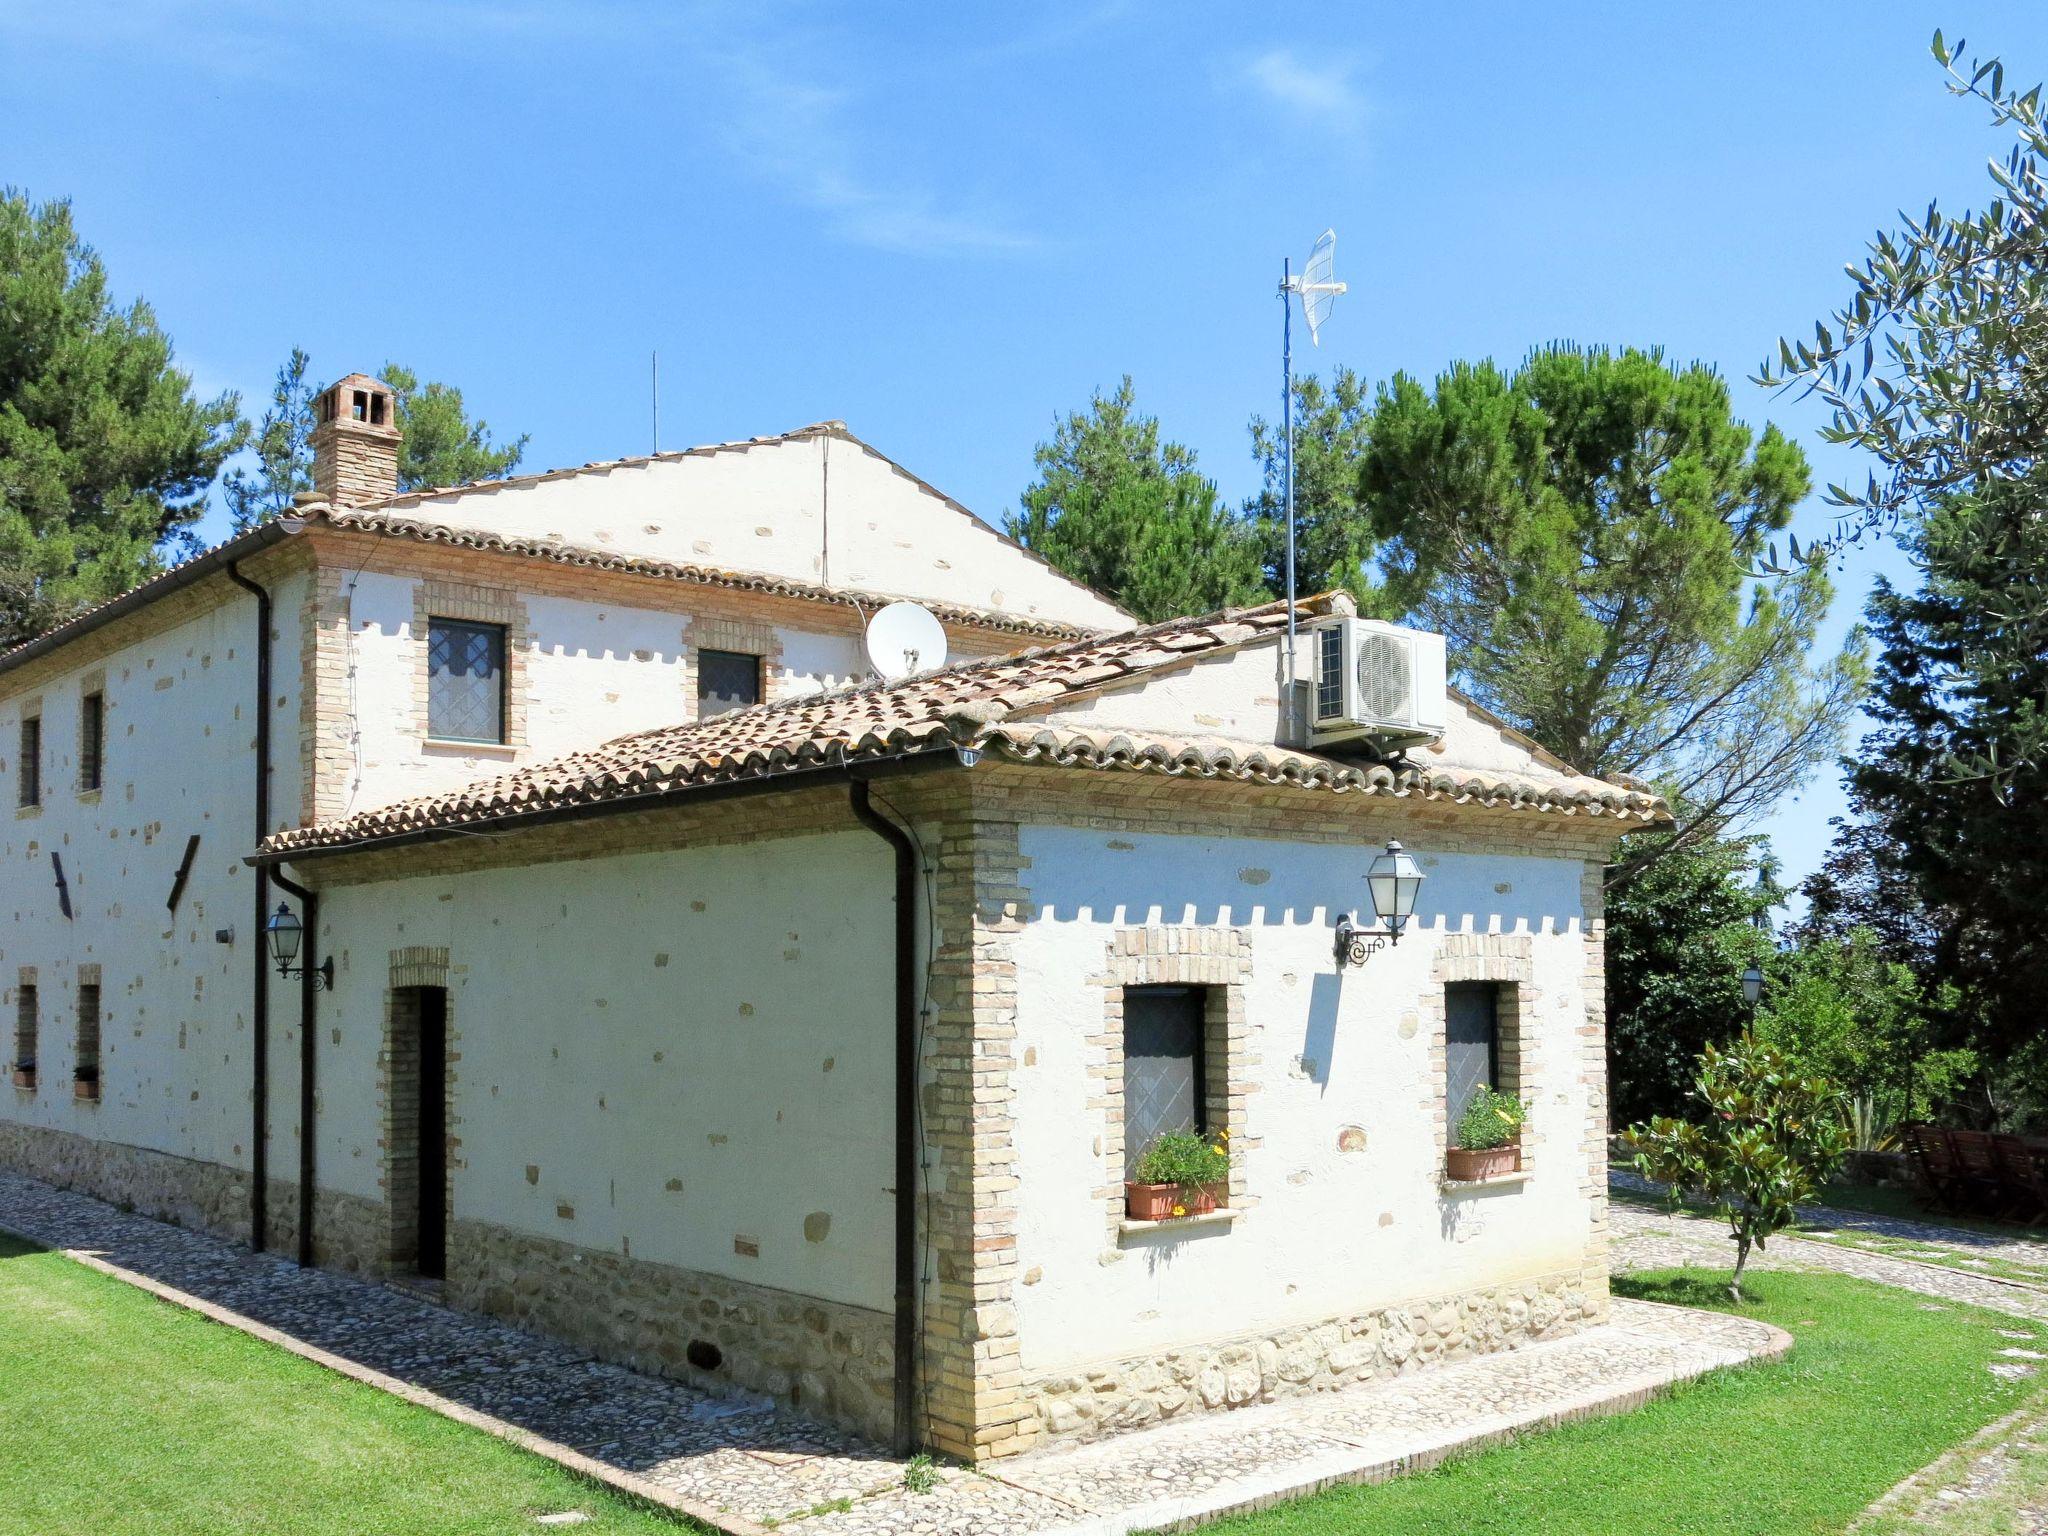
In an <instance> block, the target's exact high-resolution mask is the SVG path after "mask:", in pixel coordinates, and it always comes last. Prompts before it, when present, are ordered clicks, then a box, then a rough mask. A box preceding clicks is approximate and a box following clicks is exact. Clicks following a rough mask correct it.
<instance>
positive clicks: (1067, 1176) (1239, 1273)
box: [1014, 826, 1590, 1374]
mask: <svg viewBox="0 0 2048 1536" xmlns="http://www.w3.org/2000/svg"><path fill="white" fill-rule="evenodd" d="M1383 836H1384V834H1383V833H1372V834H1371V835H1368V834H1367V829H1364V828H1361V841H1360V846H1359V847H1358V848H1355V849H1353V848H1344V847H1336V846H1326V845H1319V844H1308V843H1301V844H1293V843H1276V842H1270V841H1258V840H1252V839H1237V838H1213V839H1212V838H1195V837H1184V836H1140V835H1134V834H1129V833H1117V834H1111V833H1105V832H1098V831H1088V830H1082V829H1075V828H1064V827H1049V826H1039V827H1027V828H1025V829H1024V830H1023V834H1022V839H1021V848H1022V852H1023V854H1024V855H1025V858H1026V860H1027V869H1026V874H1025V880H1026V883H1027V885H1028V887H1029V891H1030V897H1031V900H1032V901H1033V902H1034V903H1035V904H1036V912H1035V915H1034V916H1033V917H1032V919H1031V920H1030V921H1029V923H1028V924H1027V925H1026V927H1025V930H1024V932H1023V933H1021V934H1020V935H1019V936H1018V938H1017V940H1016V945H1015V952H1016V957H1017V1030H1018V1035H1017V1041H1016V1051H1017V1055H1018V1060H1019V1063H1020V1065H1019V1066H1018V1068H1017V1071H1016V1073H1015V1077H1014V1081H1015V1083H1016V1085H1017V1102H1016V1141H1017V1157H1018V1178H1019V1187H1018V1189H1017V1192H1016V1199H1017V1204H1018V1244H1017V1258H1018V1264H1019V1266H1020V1268H1021V1269H1022V1270H1024V1271H1027V1272H1028V1271H1030V1270H1032V1269H1038V1270H1040V1271H1041V1272H1042V1278H1041V1279H1040V1280H1039V1281H1038V1282H1037V1283H1035V1284H1032V1285H1022V1286H1019V1287H1018V1288H1017V1290H1016V1304H1017V1310H1018V1316H1019V1325H1020V1330H1021V1334H1022V1346H1023V1357H1024V1365H1025V1368H1026V1370H1027V1371H1028V1372H1031V1373H1033V1374H1041V1373H1045V1372H1050V1371H1057V1370H1064V1369H1067V1368H1070V1367H1072V1366H1075V1365H1079V1364H1082V1363H1086V1362H1090V1361H1095V1360H1104V1359H1109V1358H1113V1357H1128V1356H1132V1355H1141V1354H1146V1353H1150V1352H1153V1351H1156V1350H1161V1349H1168V1348H1172V1347H1174V1346H1175V1345H1178V1344H1183V1343H1188V1342H1193V1341H1199V1340H1214V1339H1217V1338H1221V1337H1229V1336H1234V1335H1240V1334H1245V1333H1250V1332H1255V1331H1258V1330H1263V1329H1268V1328H1272V1327H1276V1326H1280V1325H1284V1324H1288V1323H1294V1322H1307V1321H1314V1320H1318V1319H1322V1318H1327V1317H1332V1316H1335V1315H1338V1314H1340V1313H1345V1312H1349V1311H1355V1310H1359V1309H1363V1308H1368V1307H1372V1306H1376V1305H1379V1304H1383V1303H1391V1302H1396V1301H1400V1300H1404V1299H1408V1298H1416V1297H1422V1296H1425V1295H1428V1294H1430V1293H1433V1292H1443V1291H1456V1290H1461V1289H1467V1288H1476V1287H1480V1286H1484V1285H1488V1284H1491V1283H1494V1282H1498V1281H1505V1280H1509V1279H1512V1278H1515V1277H1519V1276H1529V1275H1538V1274H1546V1273H1554V1272H1557V1271H1562V1270H1572V1269H1576V1268H1577V1267H1578V1266H1579V1265H1580V1263H1581V1261H1582V1256H1583V1253H1584V1250H1585V1247H1586V1243H1587V1234H1588V1230H1589V1226H1588V1224H1589V1221H1590V1211H1589V1207H1588V1204H1587V1202H1586V1200H1585V1198H1584V1196H1583V1195H1582V1193H1581V1190H1580V1183H1581V1180H1582V1178H1583V1169H1582V1167H1581V1166H1580V1158H1579V1152H1578V1149H1579V1145H1580V1141H1581V1139H1582V1134H1583V1126H1584V1123H1585V1117H1586V1114H1587V1100H1586V1093H1585V1090H1584V1089H1583V1088H1582V1087H1581V1085H1580V1084H1579V1081H1578V1076H1579V1065H1578V1054H1577V1053H1578V1040H1577V1038H1576V1033H1575V1032H1576V1031H1577V1029H1578V1028H1579V1026H1580V1025H1581V1024H1582V1023H1583V1022H1584V998H1583V990H1582V989H1583V966H1584V963H1585V962H1584V954H1583V951H1582V949H1581V947H1580V923H1581V911H1580V891H1579V880H1580V873H1581V866H1580V865H1579V864H1578V863H1577V862H1576V861H1574V860H1568V859H1554V858H1542V857H1503V856H1486V857H1478V856H1472V855H1461V854H1443V855H1432V854H1431V853H1430V852H1429V850H1428V849H1427V847H1418V848H1417V849H1416V852H1417V853H1418V856H1419V857H1420V859H1421V861H1422V864H1423V867H1424V870H1425V872H1426V877H1427V878H1426V880H1425V883H1424V885H1423V888H1422V893H1421V897H1420V900H1419V902H1418V906H1417V918H1416V926H1415V927H1414V928H1413V929H1411V930H1410V932H1409V934H1408V935H1407V936H1406V937H1405V938H1404V939H1403V941H1402V942H1401V944H1400V945H1399V946H1398V947H1397V948H1394V949H1391V950H1386V951H1382V952H1381V953H1379V954H1377V955H1375V956H1373V957H1372V959H1371V960H1370V961H1368V962H1367V964H1366V965H1365V966H1364V968H1362V969H1357V970H1347V971H1346V972H1345V973H1343V975H1341V976H1339V974H1338V973H1337V971H1336V968H1335V965H1334V963H1333V961H1332V958H1331V948H1330V947H1331V930H1332V927H1333V925H1334V923H1335V921H1336V918H1337V915H1338V911H1337V910H1336V909H1335V908H1333V905H1332V904H1333V903H1336V902H1350V901H1356V902H1357V903H1358V905H1359V906H1360V907H1365V906H1366V905H1367V903H1366V902H1365V900H1364V897H1365V889H1364V882H1363V876H1364V874H1365V869H1366V866H1367V864H1368V863H1369V862H1370V859H1371V856H1372V852H1373V844H1374V842H1375V840H1376V839H1377V838H1380V837H1383ZM1414 840H1415V839H1411V841H1414ZM1159 923H1164V924H1201V925H1211V924H1224V925H1237V926H1242V927H1245V928H1248V929H1249V930H1250V931H1251V935H1252V972H1251V981H1250V985H1249V990H1248V995H1247V1000H1246V1001H1247V1014H1248V1022H1249V1027H1250V1032H1251V1037H1250V1045H1249V1051H1250V1054H1251V1056H1253V1057H1255V1058H1257V1059H1258V1061H1259V1065H1258V1066H1257V1067H1256V1068H1254V1069H1253V1072H1252V1076H1253V1078H1254V1080H1255V1081H1256V1082H1257V1083H1258V1085H1259V1086H1258V1092H1257V1093H1255V1094H1254V1095H1253V1096H1252V1098H1251V1103H1250V1110H1249V1114H1250V1125H1249V1127H1248V1134H1249V1135H1251V1136H1254V1137H1258V1138H1262V1139H1263V1145H1262V1146H1260V1147H1259V1148H1258V1149H1257V1150H1256V1151H1253V1152H1251V1153H1249V1154H1248V1155H1247V1157H1246V1162H1245V1171H1246V1176H1247V1179H1248V1180H1249V1184H1250V1192H1251V1193H1252V1194H1253V1195H1255V1196H1256V1197H1257V1200H1258V1202H1259V1203H1258V1205H1257V1207H1256V1209H1254V1210H1252V1211H1250V1212H1249V1213H1248V1214H1247V1215H1246V1216H1244V1217H1243V1218H1242V1219H1241V1220H1240V1221H1238V1222H1237V1223H1236V1224H1235V1225H1234V1226H1233V1227H1228V1228H1221V1227H1218V1228H1208V1229H1204V1230H1203V1231H1202V1232H1200V1233H1199V1234H1196V1235H1190V1236H1185V1237H1182V1238H1179V1239H1178V1240H1166V1241H1162V1240H1161V1239H1160V1238H1158V1237H1150V1238H1147V1239H1145V1240H1144V1241H1143V1242H1142V1243H1141V1244H1139V1245H1137V1246H1132V1247H1129V1248H1127V1249H1124V1250H1122V1251H1121V1252H1122V1257H1121V1258H1120V1259H1118V1260H1115V1261H1113V1262H1109V1263H1104V1262H1103V1259H1104V1256H1105V1254H1106V1253H1114V1252H1117V1251H1118V1250H1116V1249H1115V1248H1114V1247H1113V1246H1112V1245H1111V1244H1110V1242H1109V1241H1108V1240H1107V1238H1106V1228H1105V1224H1104V1214H1103V1206H1102V1204H1101V1202H1100V1201H1098V1200H1096V1199H1094V1198H1092V1197H1091V1193H1090V1192H1091V1191H1092V1190H1095V1189H1097V1188H1099V1187H1101V1186H1103V1185H1105V1184H1109V1183H1113V1182H1119V1181H1120V1180H1121V1178H1122V1170H1121V1168H1117V1169H1114V1170H1112V1169H1109V1168H1108V1167H1107V1166H1106V1164H1105V1163H1104V1161H1103V1159H1102V1157H1101V1155H1100V1153H1099V1151H1098V1143H1097V1142H1096V1141H1095V1139H1094V1138H1095V1136H1096V1134H1097V1131H1098V1129H1099V1128H1100V1127H1099V1126H1098V1125H1097V1124H1096V1123H1095V1122H1094V1121H1093V1120H1092V1119H1091V1113H1092V1112H1090V1111H1088V1110H1087V1109H1086V1108H1085V1107H1084V1106H1085V1105H1086V1103H1087V1101H1088V1099H1089V1098H1090V1097H1091V1095H1092V1094H1093V1092H1094V1086H1093V1084H1092V1082H1091V1080H1090V1079H1089V1078H1088V1076H1087V1075H1086V1071H1085V1068H1086V1060H1087V1047H1086V1045H1085V1043H1084V1042H1085V1038H1086V1036H1088V1035H1090V1034H1092V1033H1095V1032H1097V1031H1098V1030H1099V1029H1100V1028H1101V1021H1102V999H1103V992H1102V989H1101V988H1099V987H1094V986H1090V985H1089V984H1088V982H1087V978H1089V977H1091V976H1096V975H1099V974H1101V973H1102V971H1103V968H1104V963H1105V955H1106V954H1107V952H1108V946H1109V944H1110V942H1111V939H1112V936H1113V934H1114V933H1115V931H1116V930H1117V929H1118V928H1122V927H1137V926H1144V925H1149V924H1159ZM1456 932H1478V933H1487V932H1500V933H1511V934H1527V935H1530V936H1531V937H1532V938H1533V941H1534V951H1535V960H1534V964H1535V984H1534V989H1533V999H1534V1000H1533V1002H1531V1003H1530V1004H1529V1005H1528V1007H1527V1011H1526V1013H1525V1017H1524V1024H1523V1027H1524V1030H1525V1032H1526V1033H1525V1038H1528V1039H1531V1040H1532V1042H1533V1044H1534V1047H1535V1050H1536V1051H1537V1052H1538V1053H1539V1054H1540V1057H1541V1061H1542V1066H1543V1070H1544V1075H1543V1076H1542V1078H1541V1080H1539V1081H1536V1082H1534V1083H1525V1084H1524V1091H1525V1096H1526V1097H1527V1098H1528V1099H1529V1100H1530V1102H1531V1109H1530V1120H1529V1131H1530V1135H1531V1136H1532V1138H1535V1139H1536V1140H1537V1143H1538V1144H1537V1146H1536V1151H1535V1156H1534V1159H1533V1163H1534V1174H1533V1177H1532V1178H1531V1180H1530V1181H1529V1182H1528V1183H1527V1184H1526V1185H1525V1186H1524V1187H1522V1188H1520V1189H1517V1190H1513V1191H1511V1192H1505V1193H1489V1194H1484V1195H1474V1194H1466V1195H1463V1196H1460V1197H1457V1198H1454V1199H1446V1198H1445V1197H1444V1196H1442V1195H1441V1194H1440V1193H1439V1190H1438V1180H1439V1179H1440V1178H1441V1176H1442V1169H1441V1167H1440V1165H1439V1164H1438V1162H1437V1160H1436V1155H1435V1151H1434V1139H1433V1137H1434V1133H1433V1131H1432V1128H1431V1124H1430V1121H1429V1118H1428V1113H1427V1111H1426V1109H1425V1104H1426V1103H1427V1102H1430V1101H1432V1100H1433V1099H1434V1098H1435V1097H1436V1096H1437V1095H1440V1094H1441V1092H1442V1085H1441V1083H1440V1082H1437V1081H1436V1080H1435V1079H1434V1077H1433V1074H1432V1070H1431V1066H1430V1057H1429V1046H1430V1041H1429V1039H1428V1031H1427V1029H1426V1028H1416V1029H1413V1030H1412V1032H1411V1033H1410V1035H1409V1037H1408V1038H1403V1035H1402V1028H1403V1021H1404V1016H1407V1015H1411V1014H1412V1013H1413V1012H1414V1010H1415V1006H1416V1002H1417V999H1418V998H1419V997H1420V996H1421V994H1422V992H1423V991H1424V989H1425V988H1429V987H1431V986H1433V985H1435V983H1432V982H1431V980H1430V963H1431V959H1432V955H1433V952H1434V950H1435V948H1436V946H1437V944H1438V942H1439V940H1440V939H1441V937H1442V936H1443V935H1444V934H1445V933H1456ZM1527 995H1531V994H1528V993H1525V996H1527ZM1347 1125H1355V1126H1359V1127H1362V1128H1363V1129H1364V1131H1365V1133H1366V1148H1365V1150H1364V1151H1363V1152H1359V1153H1342V1152H1340V1151H1339V1150H1338V1134H1339V1132H1340V1130H1341V1129H1342V1128H1343V1127H1345V1126H1347Z"/></svg>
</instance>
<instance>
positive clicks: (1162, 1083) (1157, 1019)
mask: <svg viewBox="0 0 2048 1536" xmlns="http://www.w3.org/2000/svg"><path fill="white" fill-rule="evenodd" d="M1208 991H1209V989H1208V988H1207V987H1193V986H1144V987H1125V988H1124V1042H1123V1044H1124V1177H1125V1178H1130V1177H1131V1176H1132V1171H1133V1170H1134V1169H1135V1168H1136V1167H1137V1166H1138V1159H1139V1158H1141V1157H1143V1156H1144V1155H1145V1151H1146V1149H1147V1148H1149V1147H1150V1146H1151V1145H1152V1143H1153V1142H1155V1141H1157V1140H1158V1139H1159V1138H1160V1137H1161V1136H1163V1135H1165V1134H1166V1133H1167V1132H1169V1131H1194V1132H1195V1133H1197V1134H1198V1135H1207V1134H1208V1133H1209V1128H1210V1127H1209V1118H1210V1117H1209V1088H1210V1085H1209V1073H1208V1061H1207V1054H1208V1051H1207V1046H1208V1041H1207V1036H1208V1032H1209V998H1208Z"/></svg>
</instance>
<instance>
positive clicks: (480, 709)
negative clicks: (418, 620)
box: [427, 619, 505, 743]
mask: <svg viewBox="0 0 2048 1536" xmlns="http://www.w3.org/2000/svg"><path fill="white" fill-rule="evenodd" d="M427 735H428V737H429V738H430V739H432V740H435V741H475V742H500V743H501V742H503V741H504V740H505V626H504V625H502V624H479V623H476V622H473V621H472V620H469V619H429V620H428V621H427Z"/></svg>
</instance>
